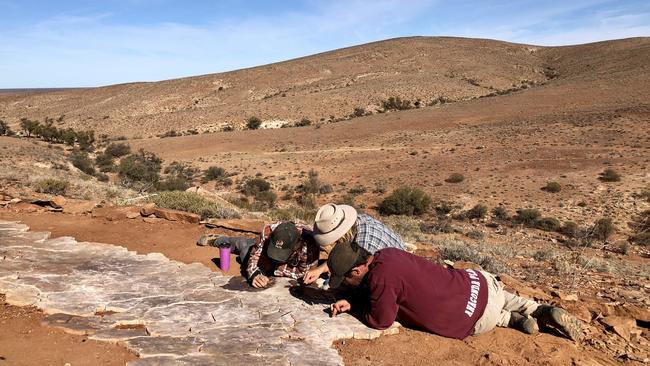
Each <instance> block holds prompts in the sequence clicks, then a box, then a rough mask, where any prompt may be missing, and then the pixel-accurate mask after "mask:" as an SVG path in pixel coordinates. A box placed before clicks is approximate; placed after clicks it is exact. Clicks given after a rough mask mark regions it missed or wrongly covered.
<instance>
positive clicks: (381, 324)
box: [327, 243, 582, 341]
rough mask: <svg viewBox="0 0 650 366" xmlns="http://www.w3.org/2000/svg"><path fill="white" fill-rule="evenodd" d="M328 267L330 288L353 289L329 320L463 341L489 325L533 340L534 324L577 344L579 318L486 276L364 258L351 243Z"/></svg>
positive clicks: (402, 255)
mask: <svg viewBox="0 0 650 366" xmlns="http://www.w3.org/2000/svg"><path fill="white" fill-rule="evenodd" d="M327 264H328V267H329V269H330V274H331V277H330V288H337V287H339V285H340V284H341V283H342V282H345V284H347V285H348V286H351V287H353V288H354V289H355V290H354V292H353V295H352V297H351V298H348V299H342V300H339V301H337V302H335V303H334V304H332V305H331V306H330V310H331V315H332V316H336V315H337V314H339V313H343V312H352V313H355V314H356V315H357V316H359V317H360V318H361V319H362V321H364V322H365V323H366V324H367V325H368V326H370V327H372V328H376V329H386V328H388V327H390V326H391V324H393V322H394V321H396V320H397V321H399V322H400V323H401V324H402V325H404V326H407V327H413V328H416V329H421V330H425V331H428V332H431V333H434V334H438V335H441V336H444V337H449V338H457V339H464V338H465V337H467V336H470V335H478V334H481V333H485V332H487V331H489V330H491V329H493V328H494V327H510V328H515V329H518V330H520V331H522V332H524V333H528V334H533V333H536V332H537V331H538V329H539V328H538V324H539V325H543V326H547V327H548V326H550V327H553V328H555V329H557V330H559V331H560V332H562V333H563V334H565V335H566V336H567V337H569V338H570V339H572V340H574V341H577V340H580V339H581V338H582V326H581V323H580V321H579V320H578V319H576V318H575V317H573V316H572V315H570V314H569V313H568V312H566V311H565V310H563V309H561V308H557V307H553V306H550V305H541V304H539V303H537V302H535V301H532V300H528V299H526V298H523V297H520V296H516V295H513V294H511V293H509V292H507V291H505V290H504V289H503V285H502V284H501V282H499V281H498V280H497V279H496V278H495V277H494V276H493V275H492V274H490V273H488V272H484V271H479V270H472V269H454V268H446V267H443V266H441V265H438V264H435V263H433V262H430V261H428V260H426V259H424V258H422V257H419V256H416V255H413V254H410V253H407V252H405V251H402V250H399V249H394V248H388V249H381V250H378V251H377V252H375V253H374V254H370V253H369V252H368V251H367V250H365V249H363V248H361V247H359V246H358V245H356V244H354V243H352V244H348V245H337V246H336V247H334V248H333V249H332V252H331V253H330V255H329V258H328V260H327Z"/></svg>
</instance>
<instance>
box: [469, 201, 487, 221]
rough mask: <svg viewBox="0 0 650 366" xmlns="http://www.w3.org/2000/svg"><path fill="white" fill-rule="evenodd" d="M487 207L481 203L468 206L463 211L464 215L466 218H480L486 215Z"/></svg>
mask: <svg viewBox="0 0 650 366" xmlns="http://www.w3.org/2000/svg"><path fill="white" fill-rule="evenodd" d="M487 212H488V207H487V206H486V205H484V204H482V203H479V204H477V205H476V206H474V207H472V208H470V209H469V210H467V211H466V212H465V213H464V216H465V218H466V219H468V220H481V219H483V218H484V217H485V215H487Z"/></svg>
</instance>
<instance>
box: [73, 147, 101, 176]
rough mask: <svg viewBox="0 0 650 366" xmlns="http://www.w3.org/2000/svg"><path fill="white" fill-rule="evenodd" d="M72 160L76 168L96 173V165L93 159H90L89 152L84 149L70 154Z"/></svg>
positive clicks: (91, 173)
mask: <svg viewBox="0 0 650 366" xmlns="http://www.w3.org/2000/svg"><path fill="white" fill-rule="evenodd" d="M70 162H71V163H72V165H74V167H75V168H77V169H79V170H81V171H82V172H84V173H86V174H88V175H93V174H95V165H94V164H93V161H92V160H90V158H89V157H88V154H87V153H85V152H83V151H80V150H75V151H73V152H72V154H70Z"/></svg>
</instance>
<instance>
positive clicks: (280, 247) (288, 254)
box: [197, 222, 320, 288]
mask: <svg viewBox="0 0 650 366" xmlns="http://www.w3.org/2000/svg"><path fill="white" fill-rule="evenodd" d="M197 244H198V245H209V246H214V247H218V246H220V245H230V247H231V248H232V251H233V253H235V254H238V255H239V258H240V260H241V263H242V266H243V265H245V266H246V271H245V275H246V278H247V280H248V283H249V284H250V285H251V286H253V287H255V288H264V287H266V286H268V285H269V283H270V280H269V276H276V277H289V278H292V279H295V280H298V279H301V278H302V277H303V276H304V275H305V273H306V272H307V270H309V269H310V268H312V267H314V266H316V265H317V264H318V257H319V251H320V248H319V246H318V244H317V243H316V242H315V241H314V237H313V233H312V231H311V229H310V228H309V227H307V226H303V225H296V224H294V223H293V222H278V223H275V224H271V225H267V226H265V227H264V229H262V233H261V234H260V236H259V237H257V238H245V237H230V236H222V235H214V234H208V235H204V236H203V237H201V239H199V241H198V242H197Z"/></svg>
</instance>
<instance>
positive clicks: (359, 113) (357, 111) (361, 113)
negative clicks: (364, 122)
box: [352, 107, 366, 117]
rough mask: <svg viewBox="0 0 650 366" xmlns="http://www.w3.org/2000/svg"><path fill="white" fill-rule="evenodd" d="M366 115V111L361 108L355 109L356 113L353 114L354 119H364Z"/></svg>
mask: <svg viewBox="0 0 650 366" xmlns="http://www.w3.org/2000/svg"><path fill="white" fill-rule="evenodd" d="M365 114H366V110H365V109H363V108H361V107H355V108H354V112H352V115H353V116H354V117H362V116H364V115H365Z"/></svg>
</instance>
